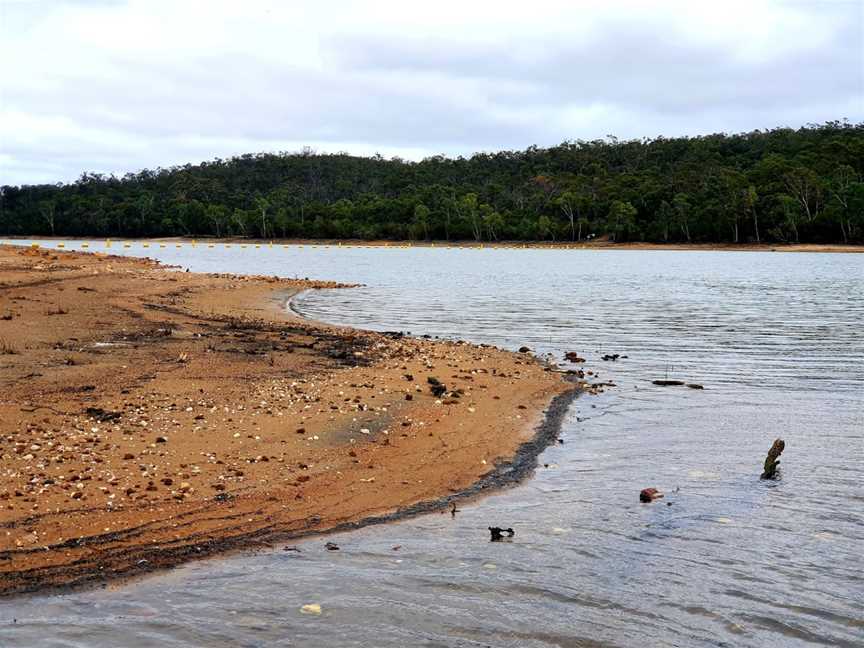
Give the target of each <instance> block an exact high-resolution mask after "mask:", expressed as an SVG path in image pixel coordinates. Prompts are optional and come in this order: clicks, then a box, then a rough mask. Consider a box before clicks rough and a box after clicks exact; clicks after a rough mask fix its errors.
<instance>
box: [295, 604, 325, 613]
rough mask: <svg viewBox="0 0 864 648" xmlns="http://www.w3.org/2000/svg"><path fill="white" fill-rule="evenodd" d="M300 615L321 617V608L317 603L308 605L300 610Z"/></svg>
mask: <svg viewBox="0 0 864 648" xmlns="http://www.w3.org/2000/svg"><path fill="white" fill-rule="evenodd" d="M300 614H311V615H314V616H320V615H321V606H320V605H318V604H317V603H307V604H306V605H304V606H303V607H301V608H300Z"/></svg>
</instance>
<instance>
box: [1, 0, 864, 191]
mask: <svg viewBox="0 0 864 648" xmlns="http://www.w3.org/2000/svg"><path fill="white" fill-rule="evenodd" d="M842 118H848V119H850V120H851V121H854V122H860V121H864V0H850V1H845V0H822V1H811V2H786V1H779V0H746V1H742V2H738V1H733V0H705V1H702V0H683V1H680V2H678V1H674V0H654V1H649V0H638V1H636V0H634V1H633V2H629V1H624V0H622V1H613V0H606V1H600V0H597V1H593V2H588V1H585V2H579V1H577V0H569V1H566V0H565V1H561V2H558V1H556V0H546V1H544V2H526V1H525V0H521V1H520V2H512V3H511V2H506V1H501V0H498V1H496V2H474V1H472V0H458V1H450V0H436V1H435V2H412V1H408V0H396V1H382V2H362V3H361V2H339V1H331V0H316V1H314V2H301V1H299V0H294V1H291V2H288V1H285V2H281V1H268V0H224V1H219V0H206V1H202V2H192V1H189V2H186V1H183V0H131V1H114V0H93V1H89V2H88V1H84V0H65V1H63V0H58V1H55V2H52V1H49V0H0V185H2V184H23V183H38V182H56V181H69V180H74V179H75V178H77V177H78V176H79V175H80V174H81V173H82V172H84V171H94V172H114V173H118V174H122V173H124V172H126V171H137V170H140V169H141V168H144V167H150V168H152V167H155V166H169V165H172V164H179V163H186V162H198V161H201V160H204V159H210V158H214V157H227V156H230V155H234V154H239V153H246V152H259V151H278V150H289V151H290V150H299V149H301V148H302V147H304V146H310V147H312V148H314V149H317V150H319V151H326V152H336V151H348V152H351V153H358V154H373V153H375V152H380V153H381V154H382V155H385V156H387V157H389V156H393V155H399V156H401V157H405V158H411V159H420V158H422V157H424V156H427V155H436V154H439V153H444V154H447V155H459V154H470V153H472V152H474V151H480V150H482V151H491V150H498V149H503V148H525V147H527V146H530V145H532V144H537V145H540V146H548V145H554V144H557V143H560V142H561V141H563V140H567V139H595V138H602V137H604V136H606V135H607V134H614V135H616V136H618V137H619V138H634V137H636V138H638V137H656V136H658V135H665V136H675V135H696V134H703V133H712V132H718V131H726V132H738V131H746V130H752V129H756V128H763V129H764V128H772V127H774V126H780V125H784V126H794V127H797V126H800V125H803V124H805V123H808V122H822V121H826V120H833V119H842Z"/></svg>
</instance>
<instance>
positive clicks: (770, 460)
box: [760, 439, 786, 479]
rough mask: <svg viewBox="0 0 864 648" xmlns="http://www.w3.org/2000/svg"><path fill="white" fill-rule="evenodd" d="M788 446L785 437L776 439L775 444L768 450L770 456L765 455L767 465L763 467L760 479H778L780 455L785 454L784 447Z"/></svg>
mask: <svg viewBox="0 0 864 648" xmlns="http://www.w3.org/2000/svg"><path fill="white" fill-rule="evenodd" d="M785 447H786V442H785V441H784V440H783V439H775V440H774V445H772V446H771V449H770V450H769V451H768V456H767V457H765V466H764V467H763V471H762V475H761V477H760V479H777V470H778V468H779V466H780V459H779V457H780V455H781V454H783V449H784V448H785Z"/></svg>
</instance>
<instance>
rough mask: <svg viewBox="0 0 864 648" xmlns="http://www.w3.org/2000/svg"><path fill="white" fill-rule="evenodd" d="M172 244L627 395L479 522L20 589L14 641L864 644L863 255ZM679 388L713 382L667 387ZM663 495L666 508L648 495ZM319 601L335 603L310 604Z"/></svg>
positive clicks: (12, 615) (590, 409)
mask: <svg viewBox="0 0 864 648" xmlns="http://www.w3.org/2000/svg"><path fill="white" fill-rule="evenodd" d="M67 247H68V245H67ZM114 251H115V252H125V253H134V252H135V250H134V249H129V250H122V249H121V250H114ZM139 253H140V251H139ZM148 253H150V254H151V255H157V256H158V257H159V258H162V259H164V260H166V261H168V262H172V263H178V264H180V265H182V266H184V267H189V268H191V269H192V270H205V271H217V270H218V271H220V272H221V271H234V272H255V273H267V274H279V275H283V276H303V277H305V276H309V277H315V278H326V279H336V280H341V281H348V282H360V283H363V284H366V286H365V287H364V288H360V289H353V290H343V291H327V292H310V293H306V294H304V295H301V296H300V297H298V298H297V299H296V300H295V303H294V307H295V308H296V309H297V310H299V311H300V312H302V313H304V314H306V315H308V316H310V317H314V318H317V319H322V320H327V321H332V322H339V323H346V324H352V325H356V326H362V327H366V328H375V329H381V330H394V329H396V330H406V331H412V332H413V333H415V334H422V333H429V334H432V335H442V336H457V337H462V338H468V339H471V340H475V341H483V342H491V343H495V344H500V345H505V346H509V347H518V346H521V345H523V344H527V345H528V346H530V347H531V348H532V349H536V350H538V352H543V353H545V352H549V353H552V354H554V355H555V356H556V357H558V358H559V359H560V358H561V356H562V355H563V353H564V352H565V351H570V350H573V351H578V352H579V353H580V355H582V356H584V357H586V358H587V359H588V363H587V368H589V369H593V370H596V371H599V373H600V375H601V379H610V380H614V382H615V383H616V384H617V385H618V387H617V388H615V389H612V390H610V391H609V392H607V393H605V394H602V395H600V396H583V397H581V398H580V399H578V400H577V401H575V403H574V405H573V407H572V411H571V412H570V414H569V416H568V418H567V420H566V422H565V425H564V431H563V438H564V441H565V443H564V444H563V445H559V446H555V447H551V448H549V449H548V450H547V451H546V452H545V453H544V454H543V456H542V457H541V466H542V464H548V466H549V467H548V468H544V467H541V468H539V469H538V472H537V474H536V476H535V477H534V478H533V479H531V480H530V481H528V482H527V483H525V484H523V485H521V486H519V487H517V488H513V489H510V490H507V491H505V492H502V493H499V494H497V495H494V496H492V497H489V498H486V499H484V500H482V501H480V502H477V503H475V504H472V505H465V506H463V511H462V512H461V513H459V514H458V515H457V516H456V517H455V519H454V518H451V516H450V515H449V514H446V515H439V514H432V515H428V516H425V517H421V518H418V519H415V520H409V521H406V522H401V523H398V524H392V525H386V526H382V527H375V528H369V529H363V530H360V531H356V532H352V533H348V534H343V535H341V536H340V537H339V539H338V543H339V545H340V546H341V548H342V549H341V551H338V552H329V551H326V550H325V549H324V547H323V541H322V540H321V539H311V540H305V541H302V542H299V543H297V545H296V547H297V548H298V549H299V550H300V551H284V550H283V549H282V548H281V547H279V548H276V549H275V550H274V551H266V552H260V553H257V554H254V555H242V556H234V557H230V558H227V559H216V560H210V561H205V562H200V563H194V564H191V565H187V566H185V567H182V568H180V569H177V570H174V571H173V572H170V573H167V574H160V575H156V576H153V577H150V578H147V579H145V580H143V581H139V582H137V583H134V584H132V585H127V586H122V587H116V586H115V587H111V588H109V589H106V590H101V591H91V592H83V593H76V594H71V595H64V596H54V597H44V596H40V597H31V598H26V599H16V600H7V601H3V602H2V603H0V643H2V645H4V646H32V645H57V646H116V645H120V644H122V645H126V646H152V645H165V646H185V645H196V646H200V645H207V646H235V645H241V646H259V645H292V646H296V645H299V646H307V645H319V646H370V645H372V646H407V645H411V646H532V647H533V646H537V647H540V646H543V647H547V646H766V645H776V646H803V645H831V646H853V645H859V646H860V645H862V643H864V642H862V638H864V613H862V602H864V578H862V567H864V564H862V559H861V558H860V547H861V546H862V544H864V497H862V495H861V488H860V484H861V480H862V478H864V326H862V322H864V257H862V256H858V255H833V254H831V255H829V254H812V255H811V254H772V253H753V252H751V253H732V252H718V253H709V252H654V251H652V252H615V251H544V250H443V249H363V248H354V249H352V248H333V247H330V248H310V247H305V248H300V247H292V248H288V249H282V248H279V247H277V248H274V249H267V248H262V249H260V250H255V249H252V248H249V249H245V250H244V249H240V248H232V249H228V250H226V249H220V248H214V249H207V248H201V247H199V248H197V249H191V248H189V247H188V246H187V247H184V248H182V249H176V248H166V249H153V248H151V249H150V250H148ZM604 353H619V354H622V355H626V356H628V357H627V358H626V359H621V360H618V361H617V362H614V363H613V362H603V361H601V360H600V356H601V355H602V354H604ZM666 375H668V376H669V377H670V378H681V379H685V380H687V381H688V382H698V383H702V384H704V385H705V390H704V391H696V390H689V389H686V388H660V387H655V386H653V385H651V384H650V381H651V380H652V379H654V378H662V377H664V376H666ZM776 436H782V437H783V438H784V439H785V440H786V443H787V447H786V451H785V453H784V455H783V461H782V469H783V479H782V481H779V482H773V483H764V482H760V481H759V479H758V475H759V472H760V469H761V462H762V460H763V459H764V456H765V453H766V452H767V450H768V448H769V447H770V445H771V442H772V441H773V439H774V438H775V437H776ZM646 486H656V487H658V488H660V489H661V490H664V491H665V492H666V493H667V496H666V498H665V499H664V500H660V501H659V502H657V503H654V504H651V505H640V504H639V503H638V492H639V490H640V489H641V488H644V487H646ZM490 525H491V526H495V525H497V526H512V527H514V528H515V530H516V536H515V538H514V541H513V542H508V543H494V544H493V543H490V542H489V541H488V532H487V531H486V527H487V526H490ZM396 547H398V549H396ZM306 603H320V604H321V606H322V609H323V612H322V614H321V615H320V616H315V615H303V614H301V613H300V607H301V606H302V605H303V604H306ZM13 619H15V621H14V622H13Z"/></svg>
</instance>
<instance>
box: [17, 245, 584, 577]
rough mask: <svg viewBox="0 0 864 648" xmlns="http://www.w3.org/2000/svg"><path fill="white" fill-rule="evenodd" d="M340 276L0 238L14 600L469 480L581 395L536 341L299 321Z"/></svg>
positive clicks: (430, 495) (327, 523) (446, 490)
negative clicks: (526, 344)
mask: <svg viewBox="0 0 864 648" xmlns="http://www.w3.org/2000/svg"><path fill="white" fill-rule="evenodd" d="M333 287H336V285H335V284H329V283H322V282H303V281H287V280H279V279H275V278H269V277H237V276H229V275H200V274H193V273H181V272H177V271H175V270H171V269H166V268H163V267H160V266H158V265H157V264H155V263H153V262H150V261H147V260H141V259H132V258H120V257H110V256H105V255H90V254H82V253H64V252H49V251H46V250H35V249H29V248H12V247H0V385H2V388H3V394H2V396H0V438H2V444H0V454H2V464H0V466H2V469H0V525H2V532H0V594H10V593H15V592H22V591H32V590H36V589H43V588H48V587H57V586H69V585H77V584H82V583H90V582H98V581H102V580H105V579H108V578H113V577H118V576H128V575H132V574H137V573H141V572H145V571H149V570H152V569H155V568H159V567H163V566H170V565H174V564H177V563H179V562H182V561H185V560H189V559H193V558H196V557H199V556H203V555H209V554H212V553H215V552H217V551H224V550H228V549H236V548H247V547H252V546H256V545H259V544H261V543H265V542H272V541H273V540H274V539H279V538H282V537H288V536H291V535H296V534H299V533H303V532H308V531H315V530H326V529H331V528H333V527H336V526H338V525H340V524H343V523H346V522H351V521H358V520H362V519H364V518H368V517H370V516H376V515H382V514H388V513H392V512H393V511H396V510H397V509H400V508H402V507H406V506H409V505H411V504H414V503H417V502H421V501H426V500H430V499H434V498H438V497H441V496H442V495H447V494H450V493H456V492H460V491H462V490H464V489H466V488H467V487H468V486H470V485H471V484H472V483H474V482H476V480H478V479H479V478H481V477H482V476H484V475H486V474H487V473H489V472H490V471H491V470H492V468H493V467H494V465H495V463H496V462H498V461H501V460H504V459H507V458H509V457H512V455H513V454H514V452H515V451H516V449H517V448H518V447H519V445H520V444H521V443H523V442H525V441H526V440H528V439H530V438H531V437H532V435H533V432H534V430H535V428H536V426H537V424H538V422H539V421H540V420H541V419H542V412H543V410H544V408H545V407H546V406H547V405H548V404H549V402H550V400H551V399H552V398H553V397H554V396H556V395H558V394H561V393H563V392H565V391H566V390H568V389H572V388H573V387H572V385H569V384H568V383H566V382H565V381H564V380H563V379H562V376H561V375H560V374H559V373H556V372H553V371H550V370H549V368H547V367H544V366H543V365H541V364H540V363H539V362H538V361H537V360H536V359H535V358H533V357H532V356H531V355H530V354H515V353H511V352H507V351H503V350H499V349H496V348H492V347H478V346H474V345H469V344H464V343H459V342H438V341H429V340H418V339H413V338H407V337H398V336H388V335H384V334H376V333H369V332H361V331H355V330H350V329H344V328H337V327H331V326H326V325H321V324H318V323H312V322H307V321H303V320H299V319H297V318H294V317H292V316H290V315H288V314H286V312H285V308H284V305H285V301H286V299H287V298H288V297H289V296H290V295H292V294H294V293H296V292H297V291H299V290H305V289H317V288H333ZM430 377H431V378H437V379H438V380H439V381H440V382H441V383H443V384H444V385H445V387H444V388H443V393H442V394H440V395H438V396H436V395H434V394H432V393H431V390H432V385H431V384H430V383H429V378H430Z"/></svg>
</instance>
